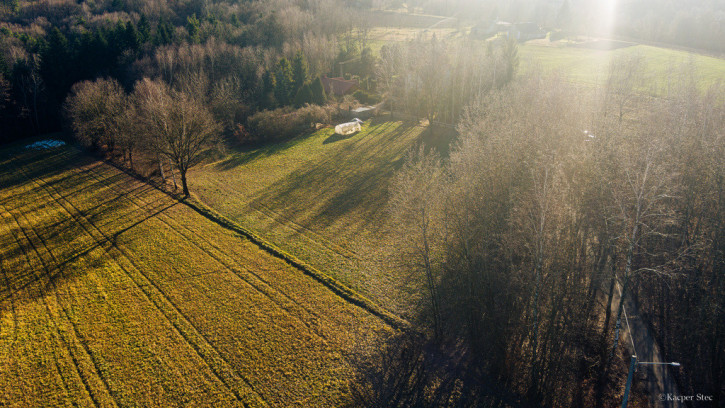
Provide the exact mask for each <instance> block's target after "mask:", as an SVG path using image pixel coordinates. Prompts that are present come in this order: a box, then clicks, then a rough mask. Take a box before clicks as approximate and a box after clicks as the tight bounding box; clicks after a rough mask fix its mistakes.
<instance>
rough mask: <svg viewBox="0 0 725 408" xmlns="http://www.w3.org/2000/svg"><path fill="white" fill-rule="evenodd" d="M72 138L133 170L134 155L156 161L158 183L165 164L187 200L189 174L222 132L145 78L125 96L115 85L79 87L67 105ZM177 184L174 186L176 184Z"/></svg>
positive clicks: (187, 101) (206, 113)
mask: <svg viewBox="0 0 725 408" xmlns="http://www.w3.org/2000/svg"><path fill="white" fill-rule="evenodd" d="M65 111H66V113H67V115H68V117H69V118H70V122H71V125H72V128H73V132H74V134H75V135H76V137H77V139H78V140H79V141H80V142H81V143H82V144H83V145H85V146H87V147H90V148H92V149H95V150H100V149H101V148H102V147H103V148H105V149H107V150H108V151H109V153H110V154H114V153H116V151H120V152H121V153H122V156H123V158H124V160H126V159H127V160H128V163H129V166H130V167H131V169H132V170H133V157H134V154H135V153H137V152H139V151H143V152H147V153H149V154H151V155H152V156H155V157H157V159H158V163H159V171H160V174H161V177H162V178H163V177H165V176H164V170H163V161H164V160H166V161H168V162H169V163H170V164H171V169H172V172H173V168H174V167H176V169H177V170H178V172H179V175H180V177H181V188H182V191H183V193H184V195H185V196H188V195H189V187H188V184H187V179H186V174H187V171H188V170H189V169H190V168H191V167H193V166H195V165H196V164H198V163H199V162H200V161H201V160H202V159H203V158H204V157H205V153H206V152H208V151H209V149H210V148H213V147H214V144H216V143H218V142H219V141H220V139H219V135H220V126H219V124H218V122H217V121H216V120H215V119H214V116H213V114H212V112H211V111H210V110H209V109H207V108H206V107H205V106H204V105H203V104H202V103H200V102H199V101H198V100H195V99H194V98H193V97H191V96H190V95H188V94H186V93H185V92H183V91H178V90H175V89H172V88H171V87H169V86H168V85H167V84H166V83H165V82H163V81H159V80H155V81H153V80H150V79H148V78H144V79H142V80H140V81H138V82H136V84H135V85H134V89H133V92H132V93H131V94H130V95H127V94H126V93H125V92H124V90H123V88H122V87H121V86H120V84H119V83H118V82H117V81H115V80H113V79H98V80H96V81H85V82H80V83H78V84H76V85H74V86H73V88H72V90H71V95H70V96H69V97H68V99H67V101H66V103H65ZM174 182H175V181H174Z"/></svg>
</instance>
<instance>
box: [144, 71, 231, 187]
mask: <svg viewBox="0 0 725 408" xmlns="http://www.w3.org/2000/svg"><path fill="white" fill-rule="evenodd" d="M134 94H135V95H136V100H137V102H138V109H139V117H140V120H141V121H142V122H143V123H144V125H145V128H146V132H147V133H148V136H149V140H150V144H151V147H152V148H153V150H154V151H156V152H157V153H158V154H160V155H161V156H164V157H166V158H168V159H169V160H170V161H171V162H172V163H173V164H174V165H175V166H176V167H177V168H178V169H179V174H180V176H181V186H182V189H183V193H184V195H185V196H188V195H189V187H188V183H187V178H186V175H187V172H188V171H189V169H190V168H192V167H193V166H195V165H197V164H199V163H200V162H201V160H202V159H203V158H204V155H205V153H206V152H207V151H208V150H209V149H210V148H213V147H215V145H216V144H217V143H218V141H219V132H220V126H219V125H218V124H217V122H216V121H215V120H214V117H213V116H212V114H211V112H210V111H209V110H208V109H207V108H205V107H204V106H203V105H201V104H200V103H198V102H197V101H195V100H193V99H192V98H190V97H189V96H188V95H186V94H185V93H183V92H179V91H175V90H172V89H170V88H169V86H168V85H166V84H165V83H163V82H160V81H151V80H149V79H144V80H142V81H139V83H137V85H136V90H135V91H134Z"/></svg>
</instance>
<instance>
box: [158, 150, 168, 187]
mask: <svg viewBox="0 0 725 408" xmlns="http://www.w3.org/2000/svg"><path fill="white" fill-rule="evenodd" d="M158 159H159V173H161V180H163V182H164V184H166V175H165V174H164V165H163V164H162V163H161V156H158Z"/></svg>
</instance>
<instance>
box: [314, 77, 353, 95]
mask: <svg viewBox="0 0 725 408" xmlns="http://www.w3.org/2000/svg"><path fill="white" fill-rule="evenodd" d="M320 80H321V81H322V86H323V87H324V88H325V93H326V94H327V95H336V96H342V95H347V94H349V93H353V92H355V91H356V90H357V89H358V82H357V79H350V80H348V79H345V78H341V77H338V78H328V77H322V78H320Z"/></svg>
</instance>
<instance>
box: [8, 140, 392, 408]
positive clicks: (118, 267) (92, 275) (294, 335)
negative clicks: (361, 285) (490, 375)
mask: <svg viewBox="0 0 725 408" xmlns="http://www.w3.org/2000/svg"><path fill="white" fill-rule="evenodd" d="M0 270H1V271H0V272H1V273H2V274H1V275H0V281H1V282H2V284H0V288H1V289H2V290H1V291H0V313H1V321H2V324H1V325H0V361H2V365H0V390H2V391H0V406H53V407H56V406H57V407H60V406H249V407H252V406H281V407H289V406H306V407H309V406H320V407H323V406H339V405H341V404H343V403H344V402H345V400H346V398H347V394H348V392H349V381H350V378H352V377H353V372H354V366H353V363H352V361H353V358H354V357H355V356H359V355H361V354H362V355H364V354H365V353H367V350H368V348H369V347H370V345H371V344H373V342H374V341H375V340H376V339H378V338H381V337H385V336H387V335H388V334H389V333H390V332H391V329H390V328H389V327H388V326H386V325H385V324H384V323H383V322H382V321H381V320H380V319H378V318H377V317H375V316H373V315H372V314H370V313H368V312H366V311H365V310H363V309H362V308H359V307H357V306H354V305H352V304H350V303H348V302H347V301H345V300H344V299H342V298H340V297H339V296H337V295H335V294H334V293H333V292H332V291H331V290H329V289H328V288H327V287H325V286H323V285H321V284H320V283H319V282H317V281H316V280H314V279H312V278H311V277H309V276H307V275H305V274H303V273H302V272H301V271H300V270H298V269H296V268H293V267H292V266H290V265H289V264H287V263H285V262H283V261H282V260H281V259H279V258H276V257H274V256H272V255H270V254H269V253H268V252H265V251H263V250H261V249H260V248H259V247H258V246H257V245H255V244H253V243H251V242H249V241H247V240H246V239H244V238H242V237H240V236H238V235H237V234H234V233H232V232H230V231H229V230H227V229H224V228H222V227H221V226H219V225H217V224H216V223H214V222H212V221H210V220H208V219H207V218H204V217H203V216H201V215H200V214H198V213H197V212H195V211H194V210H192V209H191V208H189V207H188V206H186V205H185V204H183V203H180V202H179V201H177V200H175V199H173V198H171V197H169V196H168V195H166V194H164V193H162V192H160V191H159V190H156V189H155V188H154V187H151V186H149V185H147V184H144V183H141V182H139V181H137V180H135V179H133V178H130V177H129V176H127V175H126V174H125V173H122V172H120V171H119V170H117V169H115V168H113V167H110V166H108V165H106V164H103V163H101V162H98V161H95V160H93V159H91V158H89V157H87V156H84V155H83V154H81V153H79V152H78V151H77V150H75V149H74V148H66V147H63V148H56V149H51V150H46V151H30V150H26V149H24V148H23V146H14V147H10V148H5V149H3V150H1V151H0Z"/></svg>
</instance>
